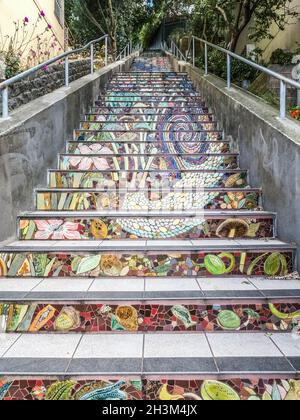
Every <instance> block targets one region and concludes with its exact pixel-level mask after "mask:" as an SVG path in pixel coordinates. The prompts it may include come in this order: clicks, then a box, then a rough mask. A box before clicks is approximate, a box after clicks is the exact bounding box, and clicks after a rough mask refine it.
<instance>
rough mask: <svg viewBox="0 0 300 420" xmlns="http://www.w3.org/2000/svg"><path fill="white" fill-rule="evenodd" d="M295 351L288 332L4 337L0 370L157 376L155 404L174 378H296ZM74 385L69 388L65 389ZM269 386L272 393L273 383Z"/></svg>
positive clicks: (10, 372)
mask: <svg viewBox="0 0 300 420" xmlns="http://www.w3.org/2000/svg"><path fill="white" fill-rule="evenodd" d="M299 350H300V347H299V340H294V339H293V336H292V335H291V334H287V333H286V334H276V335H273V336H272V337H269V336H266V335H265V334H263V333H257V334H251V333H244V334H236V333H231V334H229V333H209V334H205V333H198V334H184V333H183V334H182V335H181V336H180V339H179V337H178V334H145V335H144V334H123V335H122V337H120V336H118V334H106V335H95V334H84V335H82V334H47V335H45V334H40V335H32V334H7V335H6V337H5V338H4V339H3V341H2V342H1V358H0V371H1V372H2V373H3V375H4V376H5V375H8V376H21V377H26V376H27V377H28V376H29V377H35V376H39V377H40V379H44V378H46V377H48V378H49V379H50V381H51V378H52V377H53V376H54V378H55V377H60V378H65V379H67V378H68V379H71V378H74V379H75V378H77V381H79V382H80V381H81V378H82V379H84V380H85V381H86V377H88V378H89V375H90V377H93V378H98V377H99V375H100V377H101V376H104V377H105V376H106V377H110V376H109V375H111V376H112V377H115V378H122V377H123V376H124V375H125V376H126V375H128V376H129V377H130V376H134V375H142V376H144V375H145V376H146V377H147V376H152V380H153V376H156V379H155V381H158V382H159V383H160V386H159V387H158V395H157V398H158V399H159V394H160V392H159V390H160V389H161V388H162V384H163V383H165V381H162V379H163V378H164V379H166V378H168V377H171V378H172V376H175V377H176V375H178V376H179V377H180V376H181V375H182V376H185V378H181V380H183V379H185V381H187V379H186V376H188V378H191V380H192V378H193V379H195V378H202V380H203V379H205V380H208V379H210V380H216V379H218V380H223V381H224V380H225V382H226V378H227V379H228V380H230V382H229V383H231V384H232V382H231V381H234V379H232V378H245V379H247V382H248V380H249V379H250V378H253V377H254V376H255V377H256V381H257V378H259V379H263V378H266V379H268V380H269V381H270V379H271V378H273V380H274V378H277V379H278V378H284V379H285V380H286V379H288V378H298V374H299V362H300V361H299ZM159 378H161V379H159ZM49 379H48V380H49ZM55 380H57V379H54V381H55ZM77 381H75V383H74V384H73V383H71V384H70V383H69V389H70V388H71V389H72V386H74V387H75V384H77ZM25 383H26V382H25ZM50 383H51V382H50ZM172 383H173V384H174V382H172ZM186 383H187V382H186ZM260 383H261V382H260ZM262 383H263V382H262ZM268 383H269V384H271V390H272V384H273V382H272V381H270V382H268ZM250 384H251V382H250ZM248 385H249V384H248ZM102 386H103V383H102ZM122 386H123V382H122ZM219 386H220V385H219ZM119 387H121V384H120V385H119ZM8 388H9V387H8ZM269 388H270V387H269ZM269 388H266V390H268V389H269ZM282 388H283V391H284V390H285V388H284V387H282ZM39 389H40V388H39ZM89 389H90V388H89ZM93 389H95V387H93ZM96 389H97V387H96ZM148 389H149V391H150V390H153V387H149V388H148ZM213 389H215V388H214V387H213ZM229 389H230V388H229ZM229 389H228V387H227V388H226V395H227V399H230V397H231V398H232V394H234V396H235V399H239V398H242V396H241V397H239V396H236V392H231V393H229ZM263 391H265V388H263ZM36 392H37V390H36ZM152 392H153V391H152ZM177 392H180V391H177ZM202 392H203V389H202ZM260 392H261V389H260ZM270 392H271V391H270ZM278 392H279V391H278ZM287 392H288V389H287V390H286V391H285V392H282V394H283V395H284V396H286V394H287ZM70 393H71V391H70ZM228 393H229V396H228ZM248 393H249V394H244V395H251V394H252V393H251V391H249V390H248ZM174 394H175V393H174ZM282 394H281V393H280V392H279V395H282ZM41 395H43V393H42V394H41ZM65 395H67V396H68V395H69V394H68V393H67V394H65ZM198 395H199V394H198ZM200 395H204V396H206V394H200ZM259 395H261V394H259ZM290 395H291V396H292V394H290ZM252 397H253V394H252ZM261 397H262V395H261ZM65 398H66V397H65ZM86 398H87V397H86ZM123 398H124V397H123ZM160 398H161V399H164V398H163V397H160ZM190 398H191V397H190ZM219 398H220V397H219ZM224 398H225V397H224ZM119 399H122V398H120V397H119ZM124 399H125V398H124ZM177 399H178V397H177ZM205 399H208V398H207V396H206V398H205ZM278 399H279V397H278Z"/></svg>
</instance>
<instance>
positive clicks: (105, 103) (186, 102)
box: [95, 95, 206, 109]
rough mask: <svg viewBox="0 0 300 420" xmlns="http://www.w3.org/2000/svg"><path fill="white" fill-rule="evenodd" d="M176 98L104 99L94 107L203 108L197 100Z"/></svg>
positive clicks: (96, 102) (202, 103) (202, 104)
mask: <svg viewBox="0 0 300 420" xmlns="http://www.w3.org/2000/svg"><path fill="white" fill-rule="evenodd" d="M177 98H178V96H177V95H174V98H173V99H172V98H170V97H168V98H164V99H159V98H157V99H150V98H143V99H142V98H141V99H139V100H136V101H131V100H128V99H126V100H125V99H123V100H121V99H119V98H117V99H115V100H114V99H104V100H97V101H95V107H108V108H112V109H114V108H118V107H121V108H134V107H135V108H136V105H139V106H141V104H143V105H145V106H146V107H147V106H148V107H150V108H180V107H187V106H194V107H198V108H202V109H203V108H205V106H206V105H205V103H204V102H201V101H200V100H199V99H193V98H190V99H189V98H186V99H180V100H176V99H177Z"/></svg>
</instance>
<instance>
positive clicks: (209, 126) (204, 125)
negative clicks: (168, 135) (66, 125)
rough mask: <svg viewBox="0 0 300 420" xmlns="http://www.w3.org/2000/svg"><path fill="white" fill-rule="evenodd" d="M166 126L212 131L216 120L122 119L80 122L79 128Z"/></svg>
mask: <svg viewBox="0 0 300 420" xmlns="http://www.w3.org/2000/svg"><path fill="white" fill-rule="evenodd" d="M166 126H168V129H169V131H181V132H185V131H186V132H197V131H206V130H207V131H212V130H218V123H217V122H212V121H208V122H201V123H200V122H195V123H192V122H190V121H188V120H185V121H174V122H172V121H170V122H168V121H158V122H140V123H135V122H133V121H131V122H129V123H125V122H122V121H118V122H111V123H105V122H93V123H91V122H87V121H84V122H81V123H80V127H79V128H80V129H81V130H95V131H122V130H124V131H134V132H135V131H142V132H145V131H146V130H149V131H166Z"/></svg>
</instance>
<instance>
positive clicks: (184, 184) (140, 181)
mask: <svg viewBox="0 0 300 420" xmlns="http://www.w3.org/2000/svg"><path fill="white" fill-rule="evenodd" d="M212 160H213V159H212ZM216 160H217V159H216ZM151 161H152V158H150V159H147V162H145V166H146V167H147V166H148V165H149V164H150V163H151ZM72 163H73V164H75V163H76V168H81V169H76V168H74V169H73V168H72V170H66V171H51V172H50V182H49V187H51V188H71V189H77V188H83V189H85V190H87V189H93V190H94V189H100V190H101V189H106V188H107V189H110V190H113V191H115V190H117V189H121V190H138V189H141V190H143V189H151V188H152V189H158V190H159V189H169V190H172V191H173V190H175V191H176V190H177V191H180V192H181V191H185V189H191V188H192V189H195V191H199V193H201V192H202V191H201V190H203V188H204V187H208V188H239V189H240V188H241V187H247V186H248V183H247V172H238V171H234V170H231V171H229V170H222V169H220V170H219V171H217V170H216V171H213V170H194V171H190V170H185V171H184V170H181V171H179V170H177V171H172V172H169V171H164V170H154V169H151V170H149V171H148V170H143V171H139V170H137V171H136V170H128V171H122V170H119V171H118V170H115V171H113V170H112V169H108V170H99V169H97V168H96V166H97V167H98V168H99V167H102V168H103V167H104V166H105V165H106V164H108V162H107V161H105V159H102V158H99V157H96V156H95V157H89V158H76V157H74V158H73V159H71V160H68V163H66V160H65V161H64V163H63V165H62V166H70V167H72V166H73V165H72ZM110 163H111V166H115V165H116V164H117V160H116V161H115V162H113V161H111V162H110ZM128 163H129V161H128ZM132 163H133V165H134V160H132ZM204 165H205V164H204ZM84 166H90V167H91V170H88V169H83V168H84ZM75 171H76V172H75Z"/></svg>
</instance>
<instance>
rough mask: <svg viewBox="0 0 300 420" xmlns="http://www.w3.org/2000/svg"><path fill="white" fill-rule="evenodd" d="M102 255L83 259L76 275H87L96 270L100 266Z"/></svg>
mask: <svg viewBox="0 0 300 420" xmlns="http://www.w3.org/2000/svg"><path fill="white" fill-rule="evenodd" d="M100 261H101V255H93V256H92V257H86V258H83V259H82V261H81V263H80V264H79V266H78V270H77V273H76V274H85V273H89V272H90V271H93V270H95V268H97V267H98V266H99V264H100Z"/></svg>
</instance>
